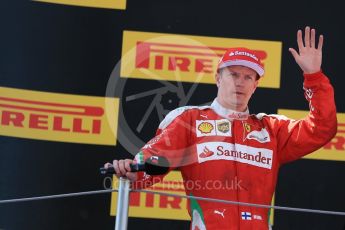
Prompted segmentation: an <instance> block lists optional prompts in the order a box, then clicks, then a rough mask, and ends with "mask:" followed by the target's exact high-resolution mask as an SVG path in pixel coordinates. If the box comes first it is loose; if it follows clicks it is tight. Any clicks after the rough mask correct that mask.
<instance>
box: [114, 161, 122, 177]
mask: <svg viewBox="0 0 345 230" xmlns="http://www.w3.org/2000/svg"><path fill="white" fill-rule="evenodd" d="M113 166H114V170H115V173H116V175H117V176H121V172H120V169H119V161H118V160H114V161H113Z"/></svg>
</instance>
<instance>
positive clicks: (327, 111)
mask: <svg viewBox="0 0 345 230" xmlns="http://www.w3.org/2000/svg"><path fill="white" fill-rule="evenodd" d="M303 86H304V87H303V88H304V93H305V97H306V99H307V101H308V102H309V110H310V111H309V114H308V116H307V117H305V118H304V119H301V120H292V119H282V120H279V123H280V124H279V126H278V131H277V142H278V143H277V150H278V156H279V158H280V162H281V163H286V162H289V161H293V160H296V159H299V158H301V157H303V156H304V155H307V154H309V153H311V152H314V151H316V150H317V149H319V148H321V147H322V146H323V145H325V144H326V143H327V142H329V141H330V140H331V139H332V138H333V137H334V136H335V134H336V132H337V116H336V115H337V114H336V107H335V101H334V91H333V87H332V85H331V84H330V82H329V79H328V78H327V77H326V76H325V75H324V74H323V73H322V72H321V71H320V72H317V73H314V74H304V84H303Z"/></svg>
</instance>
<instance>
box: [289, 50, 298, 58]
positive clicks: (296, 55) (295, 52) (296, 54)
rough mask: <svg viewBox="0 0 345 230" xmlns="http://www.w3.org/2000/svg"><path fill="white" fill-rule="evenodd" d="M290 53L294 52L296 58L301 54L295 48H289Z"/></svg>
mask: <svg viewBox="0 0 345 230" xmlns="http://www.w3.org/2000/svg"><path fill="white" fill-rule="evenodd" d="M289 51H290V53H291V54H292V56H293V57H294V58H295V60H297V58H298V56H299V54H298V53H297V51H296V50H295V49H294V48H289Z"/></svg>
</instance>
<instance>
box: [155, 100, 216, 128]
mask: <svg viewBox="0 0 345 230" xmlns="http://www.w3.org/2000/svg"><path fill="white" fill-rule="evenodd" d="M210 108H211V106H208V105H205V106H182V107H179V108H176V109H174V110H172V111H170V112H169V113H168V114H167V115H166V116H165V118H164V119H163V121H162V122H161V123H160V124H159V127H158V128H159V129H164V128H166V127H167V126H168V125H169V124H170V123H171V122H172V121H174V120H175V119H176V118H177V117H178V116H180V115H182V114H184V113H187V112H193V111H198V110H199V111H201V110H207V109H210Z"/></svg>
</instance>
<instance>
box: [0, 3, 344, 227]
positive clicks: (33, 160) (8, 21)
mask: <svg viewBox="0 0 345 230" xmlns="http://www.w3.org/2000/svg"><path fill="white" fill-rule="evenodd" d="M340 3H341V2H340V1H334V2H332V4H327V3H326V2H325V1H321V0H319V1H313V2H309V1H302V2H301V1H297V0H292V1H283V2H281V1H273V0H268V1H249V2H248V1H225V0H223V1H196V0H189V1H182V0H175V1H158V0H149V1H134V0H127V9H126V10H109V9H99V8H84V7H76V6H65V5H57V4H45V3H39V2H32V1H29V0H4V1H2V2H1V6H0V11H1V13H0V28H1V35H0V60H1V61H0V86H3V87H13V88H20V89H31V90H37V91H44V92H56V93H68V94H79V95H90V96H104V95H105V90H106V85H107V81H108V79H109V76H110V74H111V72H112V69H113V68H114V66H115V64H116V63H117V62H118V61H119V60H120V57H121V49H122V32H123V31H124V30H134V31H143V32H159V33H171V34H188V35H197V36H211V37H226V38H243V39H258V40H272V41H282V43H283V50H282V68H281V88H280V89H279V90H275V89H263V88H260V89H258V90H257V91H256V93H255V97H254V98H253V99H252V101H251V103H250V109H251V112H252V113H257V112H266V113H276V112H277V109H278V108H283V109H294V110H306V109H307V108H308V106H307V103H306V102H305V101H304V96H303V91H302V77H301V71H300V70H299V68H298V66H297V65H296V64H295V63H294V60H293V58H292V57H291V55H290V53H289V52H288V48H289V47H296V31H297V29H301V28H304V26H306V25H310V26H313V27H316V28H317V30H318V31H320V32H322V33H323V34H324V36H325V45H324V56H323V57H324V60H323V70H324V72H325V73H327V75H329V77H330V79H331V82H332V83H333V85H334V86H335V92H336V100H337V109H338V112H339V113H344V112H345V104H344V102H343V101H344V100H343V98H344V97H345V92H344V90H343V86H344V85H345V84H344V83H345V81H344V77H343V76H342V73H343V66H344V65H343V60H344V58H343V55H344V53H345V44H344V41H345V34H344V30H343V23H342V22H343V21H344V19H345V18H344V15H345V11H344V8H342V7H340ZM154 84H157V83H155V82H154V81H147V80H136V79H130V80H128V81H127V82H126V86H125V88H124V95H130V94H133V93H135V92H138V89H139V91H140V89H147V88H150V87H154ZM183 85H184V86H185V87H186V88H188V87H191V84H190V83H183ZM205 91H207V92H208V93H209V95H205V94H203V93H202V92H205ZM215 93H216V88H215V86H214V85H202V84H201V85H199V86H198V89H197V91H196V93H195V95H196V96H195V97H193V98H192V99H191V101H190V102H189V104H192V105H193V104H194V105H196V104H200V103H204V102H207V101H209V100H212V96H211V95H215ZM124 95H118V96H120V97H123V96H124ZM121 100H122V101H123V98H121ZM147 100H150V98H148V99H147ZM268 100H269V101H268ZM147 103H148V101H146V102H145V101H143V102H142V103H139V104H138V105H136V106H135V107H133V108H132V107H130V106H128V108H125V115H126V119H127V122H128V121H129V123H131V124H137V123H138V117H137V116H136V114H135V113H134V111H140V110H143V109H145V106H147ZM134 109H135V110H134ZM131 112H132V113H133V114H132V115H131ZM119 123H121V120H119ZM158 123H159V120H158V118H157V116H156V115H154V114H152V115H151V117H150V119H149V122H148V123H147V124H146V126H145V129H144V132H143V133H141V138H142V140H143V141H147V140H148V139H149V137H150V136H152V135H153V133H154V132H155V128H156V127H157V126H158ZM0 128H1V127H0ZM131 128H132V129H133V130H134V129H135V125H133V126H132V127H131ZM124 157H131V155H130V153H128V152H127V151H126V150H125V148H123V147H122V146H121V144H120V143H118V144H117V145H116V147H111V146H97V145H88V144H73V143H61V142H49V141H38V140H30V139H22V138H14V137H5V136H1V137H0V199H10V198H19V197H28V196H41V195H49V194H59V193H69V192H79V191H88V190H98V189H102V177H101V176H100V175H98V168H99V167H100V166H101V165H103V163H104V162H106V161H110V160H112V159H114V158H124ZM344 177H345V167H344V162H331V161H318V160H300V161H297V162H294V163H290V164H288V165H286V166H284V167H282V169H281V172H280V176H279V182H278V186H277V190H276V204H277V205H282V206H292V207H303V208H313V209H325V210H336V211H345V199H344V195H343V194H344V193H345V184H344V183H343V180H342V178H344ZM109 204H110V195H109V194H104V195H94V196H84V197H78V198H64V199H57V200H49V201H38V202H25V203H18V204H6V205H0V229H6V230H8V229H9V230H17V229H35V230H37V229H38V230H39V229H113V228H114V218H113V217H110V215H109ZM143 226H145V227H144V228H151V229H161V228H164V229H167V230H168V229H188V227H189V223H188V222H187V221H172V220H169V221H168V220H156V219H154V220H153V219H140V218H130V221H129V229H138V228H143ZM344 226H345V218H344V217H336V216H325V215H317V214H302V213H294V212H286V211H276V213H275V223H274V229H279V230H285V229H286V230H287V229H294V230H295V229H339V230H340V229H344Z"/></svg>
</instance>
